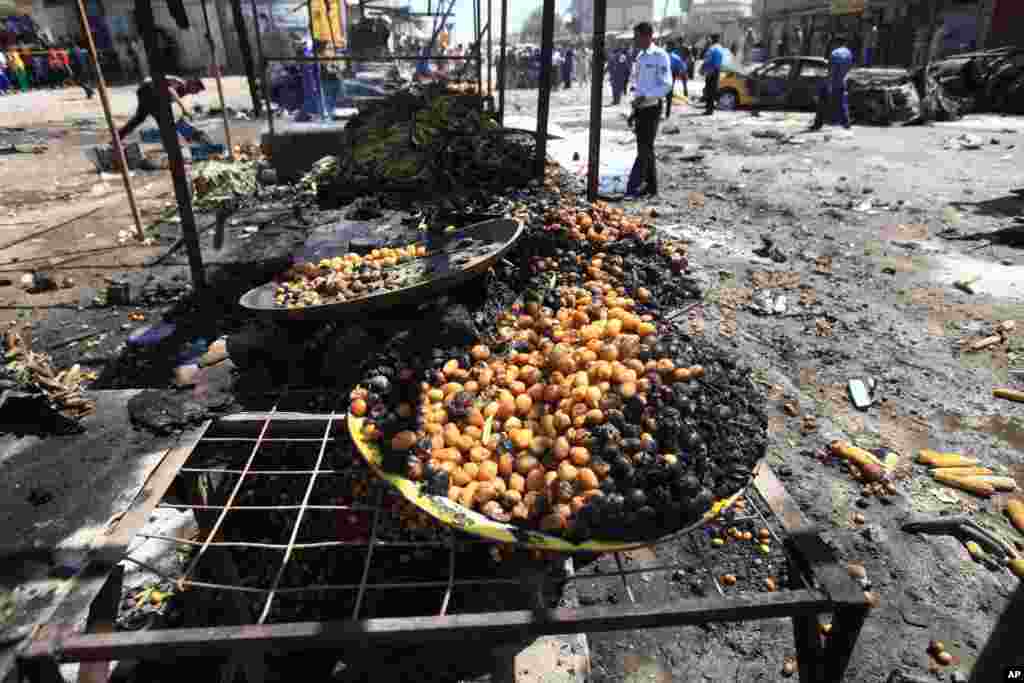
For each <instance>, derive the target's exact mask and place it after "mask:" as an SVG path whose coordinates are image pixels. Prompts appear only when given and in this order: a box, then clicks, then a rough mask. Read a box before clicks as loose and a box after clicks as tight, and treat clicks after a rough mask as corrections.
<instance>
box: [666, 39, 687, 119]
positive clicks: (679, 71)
mask: <svg viewBox="0 0 1024 683" xmlns="http://www.w3.org/2000/svg"><path fill="white" fill-rule="evenodd" d="M668 56H669V60H670V61H671V64H672V89H671V90H669V91H668V95H665V119H666V120H668V118H669V117H670V116H672V98H673V97H675V94H676V81H678V80H680V79H682V81H683V94H684V95H686V94H687V93H686V62H684V61H683V58H682V57H680V56H679V51H678V50H672V52H670V53H669V54H668ZM687 96H688V95H687Z"/></svg>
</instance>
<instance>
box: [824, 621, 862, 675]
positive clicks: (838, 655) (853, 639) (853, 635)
mask: <svg viewBox="0 0 1024 683" xmlns="http://www.w3.org/2000/svg"><path fill="white" fill-rule="evenodd" d="M867 616H868V608H867V607H866V606H865V607H851V606H848V605H847V606H843V607H840V608H839V609H837V610H836V612H835V614H834V615H833V616H832V632H831V633H830V634H829V637H828V641H827V642H826V643H825V653H824V658H823V662H824V665H825V678H824V680H826V681H841V680H843V677H844V676H845V675H846V668H847V666H849V664H850V658H851V657H852V656H853V648H854V647H855V646H856V645H857V638H858V637H859V636H860V630H861V627H863V626H864V620H865V619H866V618H867Z"/></svg>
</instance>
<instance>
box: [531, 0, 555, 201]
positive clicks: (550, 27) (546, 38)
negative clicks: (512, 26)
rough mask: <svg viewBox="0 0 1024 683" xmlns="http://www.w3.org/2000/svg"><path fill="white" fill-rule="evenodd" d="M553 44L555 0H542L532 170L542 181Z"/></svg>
mask: <svg viewBox="0 0 1024 683" xmlns="http://www.w3.org/2000/svg"><path fill="white" fill-rule="evenodd" d="M554 44H555V0H544V10H543V22H542V23H541V37H540V91H539V93H538V96H537V160H536V164H537V166H536V168H535V169H534V172H535V173H536V174H537V179H538V180H540V182H542V183H543V182H544V169H545V164H546V163H547V156H548V114H549V113H550V111H551V75H552V74H551V72H552V64H551V53H552V52H553V50H554Z"/></svg>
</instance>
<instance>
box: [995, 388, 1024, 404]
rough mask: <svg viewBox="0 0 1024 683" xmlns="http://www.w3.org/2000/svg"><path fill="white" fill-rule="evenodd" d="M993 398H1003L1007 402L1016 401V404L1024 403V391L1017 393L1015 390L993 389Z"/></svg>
mask: <svg viewBox="0 0 1024 683" xmlns="http://www.w3.org/2000/svg"><path fill="white" fill-rule="evenodd" d="M992 396H994V397H995V398H1003V399H1006V400H1007V401H1014V402H1016V403H1024V391H1017V390H1015V389H1003V388H999V389H993V390H992Z"/></svg>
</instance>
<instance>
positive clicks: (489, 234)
mask: <svg viewBox="0 0 1024 683" xmlns="http://www.w3.org/2000/svg"><path fill="white" fill-rule="evenodd" d="M522 234H523V224H522V223H520V222H519V221H516V220H512V219H508V218H502V219H497V220H490V221H484V222H483V223H477V224H476V225H470V226H467V227H466V228H463V229H462V230H459V231H457V232H453V233H449V234H446V235H444V237H443V238H441V239H440V240H439V241H438V242H437V243H434V244H432V245H430V249H431V251H432V252H433V253H432V254H431V255H427V256H425V257H422V258H421V259H417V261H422V262H425V263H426V264H428V265H429V266H431V267H432V268H433V270H434V276H433V277H431V278H430V279H429V280H426V281H423V282H419V283H417V284H414V285H410V286H408V287H402V288H400V289H394V290H391V291H388V292H382V293H380V294H374V295H371V296H367V297H363V298H361V299H356V300H354V301H344V302H338V303H328V304H320V305H317V306H305V307H303V308H288V307H285V306H280V305H278V304H277V303H276V302H275V301H274V294H275V291H276V289H277V286H278V283H276V282H268V283H267V284H265V285H261V286H259V287H256V288H255V289H251V290H249V291H248V292H246V293H245V295H244V296H242V298H241V299H240V300H239V302H238V303H239V304H240V305H241V306H242V307H243V308H245V309H247V310H249V311H252V312H253V313H254V314H256V315H259V316H262V317H267V318H272V319H276V320H323V319H330V318H339V317H345V316H351V315H357V314H361V313H366V312H369V311H377V310H382V309H386V308H390V307H392V306H397V305H410V304H415V303H419V302H420V301H423V300H426V299H428V298H430V297H432V296H436V295H437V294H440V293H441V292H444V291H447V290H449V289H452V288H453V287H457V286H458V285H460V284H462V283H464V282H467V281H469V280H471V279H473V278H475V277H477V276H479V275H482V274H484V273H486V272H487V271H488V270H489V269H490V268H491V266H493V265H494V264H495V263H496V262H497V261H498V260H499V259H501V258H502V257H503V256H504V255H505V254H506V253H508V251H509V250H510V249H511V248H512V247H513V246H514V245H515V243H516V241H517V240H518V239H519V237H520V236H521V235H522ZM466 238H471V239H474V240H477V241H481V242H487V243H491V244H493V245H494V247H493V249H491V250H490V251H488V252H487V253H486V254H485V255H483V256H480V257H477V258H473V259H471V260H470V261H469V262H468V263H466V264H465V265H462V266H460V265H458V264H456V263H453V262H452V257H451V253H449V252H447V251H445V247H446V246H450V245H452V244H454V243H456V242H458V241H459V240H461V239H466Z"/></svg>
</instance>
